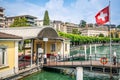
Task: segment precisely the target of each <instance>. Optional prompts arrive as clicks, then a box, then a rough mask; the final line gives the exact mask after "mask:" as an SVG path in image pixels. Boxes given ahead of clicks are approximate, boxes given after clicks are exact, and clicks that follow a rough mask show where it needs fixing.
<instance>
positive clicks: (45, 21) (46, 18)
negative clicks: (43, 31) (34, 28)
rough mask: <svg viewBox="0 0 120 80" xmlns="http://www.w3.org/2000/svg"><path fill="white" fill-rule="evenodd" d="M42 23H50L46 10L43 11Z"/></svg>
mask: <svg viewBox="0 0 120 80" xmlns="http://www.w3.org/2000/svg"><path fill="white" fill-rule="evenodd" d="M43 25H50V19H49V15H48V11H47V10H46V11H45V14H44V20H43Z"/></svg>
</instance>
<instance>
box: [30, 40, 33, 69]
mask: <svg viewBox="0 0 120 80" xmlns="http://www.w3.org/2000/svg"><path fill="white" fill-rule="evenodd" d="M30 56H31V60H30V67H32V61H33V60H32V57H33V39H31V55H30Z"/></svg>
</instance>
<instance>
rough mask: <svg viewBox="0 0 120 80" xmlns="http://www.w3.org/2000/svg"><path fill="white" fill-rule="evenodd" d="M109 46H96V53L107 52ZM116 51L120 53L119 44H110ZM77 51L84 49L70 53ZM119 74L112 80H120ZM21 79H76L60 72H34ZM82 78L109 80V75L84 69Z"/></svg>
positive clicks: (73, 52) (88, 50)
mask: <svg viewBox="0 0 120 80" xmlns="http://www.w3.org/2000/svg"><path fill="white" fill-rule="evenodd" d="M109 50H110V48H109V46H97V54H109V53H110V52H109ZM114 50H115V51H116V53H117V55H120V46H112V52H113V51H114ZM78 52H82V53H84V50H76V51H72V52H71V54H76V53H78ZM89 52H90V49H89V48H88V49H87V53H88V54H89ZM92 53H95V48H94V46H93V47H92ZM119 78H120V76H119V77H118V76H114V79H112V80H120V79H119ZM23 80H76V79H75V76H74V77H73V76H72V77H71V76H68V75H63V74H60V73H54V72H46V71H43V72H39V73H35V74H33V75H31V76H28V77H25V78H24V79H23ZM84 80H110V79H109V75H106V74H100V73H94V72H88V71H84Z"/></svg>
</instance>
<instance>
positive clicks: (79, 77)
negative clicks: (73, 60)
mask: <svg viewBox="0 0 120 80" xmlns="http://www.w3.org/2000/svg"><path fill="white" fill-rule="evenodd" d="M76 70H77V71H76V80H83V67H77V68H76Z"/></svg>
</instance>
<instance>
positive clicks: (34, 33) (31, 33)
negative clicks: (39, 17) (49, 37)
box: [0, 26, 54, 39]
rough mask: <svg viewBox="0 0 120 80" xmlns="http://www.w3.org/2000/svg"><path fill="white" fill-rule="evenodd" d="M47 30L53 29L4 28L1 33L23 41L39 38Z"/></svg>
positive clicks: (0, 30)
mask: <svg viewBox="0 0 120 80" xmlns="http://www.w3.org/2000/svg"><path fill="white" fill-rule="evenodd" d="M45 28H47V30H50V29H51V28H52V27H47V26H44V27H36V26H35V27H16V28H4V29H0V32H3V33H7V34H12V35H17V36H20V37H22V38H23V39H30V38H36V37H38V35H39V33H40V32H41V31H42V30H43V29H45ZM52 29H53V28H52ZM53 30H54V29H53ZM46 33H48V32H46ZM50 34H51V33H50Z"/></svg>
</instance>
